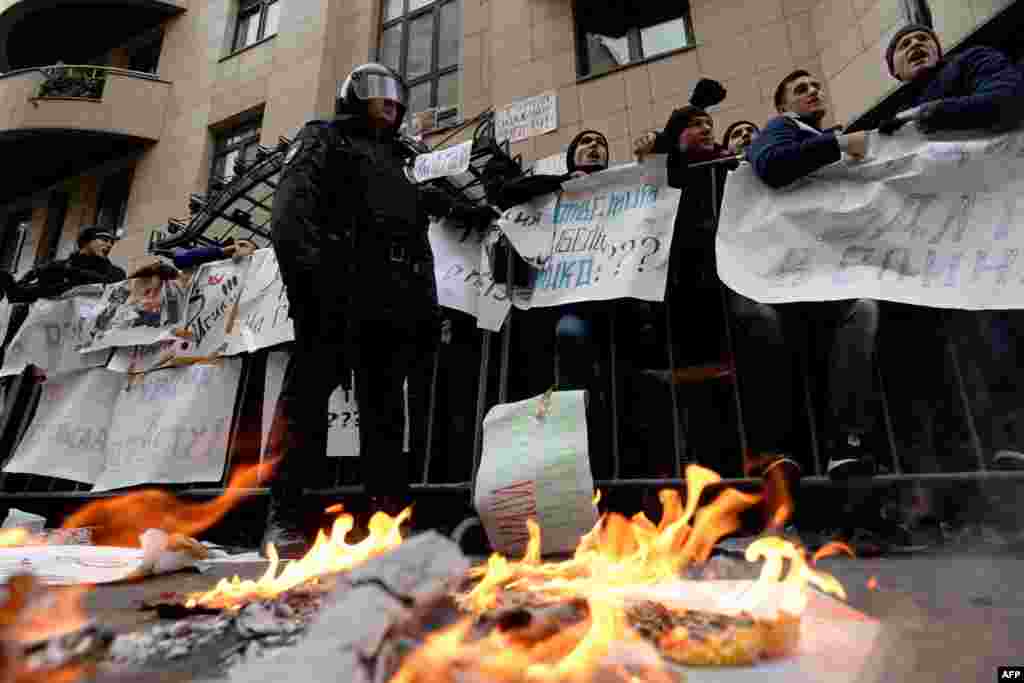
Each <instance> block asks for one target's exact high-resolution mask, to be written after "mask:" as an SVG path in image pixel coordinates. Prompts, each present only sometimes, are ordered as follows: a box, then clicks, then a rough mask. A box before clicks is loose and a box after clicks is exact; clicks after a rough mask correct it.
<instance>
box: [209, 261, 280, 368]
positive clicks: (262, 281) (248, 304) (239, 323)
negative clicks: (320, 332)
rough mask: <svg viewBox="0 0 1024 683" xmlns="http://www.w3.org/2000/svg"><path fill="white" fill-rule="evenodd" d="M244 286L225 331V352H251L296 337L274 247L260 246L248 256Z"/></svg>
mask: <svg viewBox="0 0 1024 683" xmlns="http://www.w3.org/2000/svg"><path fill="white" fill-rule="evenodd" d="M250 258H251V259H252V262H251V263H250V264H249V267H248V270H247V272H246V278H245V287H244V288H243V289H242V292H241V294H240V295H239V298H238V314H237V315H236V316H235V324H234V325H233V326H232V328H231V330H230V331H229V333H228V341H229V345H228V348H227V350H226V352H225V353H227V354H229V355H230V354H237V353H246V352H248V353H251V352H253V351H256V350H258V349H265V348H267V347H270V346H276V345H278V344H283V343H285V342H289V341H292V340H293V339H295V328H294V326H293V324H292V320H291V318H289V317H288V292H287V290H286V288H285V286H284V282H283V281H282V280H281V269H280V267H279V266H278V264H277V255H276V253H275V252H274V250H273V249H259V250H257V251H256V252H255V253H253V255H252V256H251V257H250Z"/></svg>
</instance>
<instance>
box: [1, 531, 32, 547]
mask: <svg viewBox="0 0 1024 683" xmlns="http://www.w3.org/2000/svg"><path fill="white" fill-rule="evenodd" d="M31 537H32V534H30V533H29V532H28V530H27V529H22V528H19V527H15V528H14V529H2V530H0V548H9V547H11V546H17V545H25V544H26V543H27V542H28V541H29V539H30V538H31Z"/></svg>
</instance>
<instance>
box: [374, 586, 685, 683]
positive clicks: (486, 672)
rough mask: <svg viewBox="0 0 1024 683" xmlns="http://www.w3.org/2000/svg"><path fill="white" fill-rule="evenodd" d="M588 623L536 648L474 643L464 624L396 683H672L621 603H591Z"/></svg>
mask: <svg viewBox="0 0 1024 683" xmlns="http://www.w3.org/2000/svg"><path fill="white" fill-rule="evenodd" d="M587 604H588V608H589V615H588V617H587V618H586V619H584V620H583V621H581V622H579V623H577V624H573V625H572V626H568V627H566V628H561V629H558V630H557V631H555V633H554V634H552V635H551V636H549V637H547V638H545V639H543V640H541V641H539V642H535V643H530V642H523V641H520V640H518V639H517V638H516V637H515V634H514V633H513V634H505V633H503V632H502V631H500V630H498V629H494V630H492V631H491V632H490V633H489V634H488V635H486V636H484V637H483V638H478V639H473V638H471V635H470V634H471V630H472V625H473V622H472V620H471V619H466V620H463V621H462V622H460V623H457V624H455V625H453V626H450V627H448V628H446V629H444V630H442V631H440V632H438V633H437V634H434V635H431V636H429V637H428V638H427V639H426V642H425V643H424V645H423V646H422V647H420V648H418V649H417V650H416V651H415V652H413V653H412V654H411V655H410V656H409V657H408V658H407V659H406V660H405V662H403V664H402V668H401V669H400V670H399V671H398V673H396V674H395V675H394V676H393V677H392V678H391V681H390V683H442V682H444V683H448V682H450V681H462V680H467V681H469V680H473V681H495V682H497V681H509V682H513V681H514V682H515V683H527V682H528V683H584V682H589V681H594V680H600V681H608V682H609V683H612V682H616V683H619V682H621V683H639V682H641V681H643V682H645V683H671V681H673V680H675V679H674V678H673V677H671V676H669V675H668V673H667V672H666V671H665V668H664V665H663V664H662V661H661V659H660V657H659V655H658V654H657V652H656V651H655V650H654V648H653V647H652V646H651V645H649V644H647V643H644V642H642V641H641V640H640V638H639V636H637V635H636V633H634V632H633V631H632V629H630V628H629V626H628V625H627V624H626V621H625V618H624V616H623V611H622V608H621V605H620V604H619V603H618V602H616V601H614V600H611V601H609V600H604V599H591V600H588V602H587Z"/></svg>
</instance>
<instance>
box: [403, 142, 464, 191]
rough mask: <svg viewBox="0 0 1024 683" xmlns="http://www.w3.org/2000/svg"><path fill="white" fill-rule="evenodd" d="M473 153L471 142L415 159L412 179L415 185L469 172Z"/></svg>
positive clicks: (421, 155)
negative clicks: (414, 180)
mask: <svg viewBox="0 0 1024 683" xmlns="http://www.w3.org/2000/svg"><path fill="white" fill-rule="evenodd" d="M472 153H473V141H472V140H467V141H466V142H463V143H460V144H458V145H454V146H452V147H446V148H444V149H439V150H437V151H434V152H430V153H429V154H420V155H419V156H417V157H416V165H415V167H414V168H413V177H414V178H415V179H416V182H417V183H423V182H426V181H428V180H434V179H435V178H444V177H445V176H452V175H458V174H459V173H465V172H466V171H468V170H469V158H470V156H471V155H472Z"/></svg>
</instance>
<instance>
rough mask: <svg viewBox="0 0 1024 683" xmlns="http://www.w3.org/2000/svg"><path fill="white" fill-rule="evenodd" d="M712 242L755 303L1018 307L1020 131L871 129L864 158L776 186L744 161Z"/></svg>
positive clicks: (1022, 298) (1022, 281)
mask: <svg viewBox="0 0 1024 683" xmlns="http://www.w3.org/2000/svg"><path fill="white" fill-rule="evenodd" d="M716 249H717V254H718V271H719V276H720V277H721V278H722V281H723V282H725V283H726V284H727V285H728V286H729V287H731V288H732V289H734V290H736V291H737V292H740V293H741V294H744V295H746V296H748V297H751V298H753V299H755V300H757V301H761V302H765V303H781V302H788V301H823V300H836V299H850V298H857V297H867V298H874V299H886V300H890V301H901V302H906V303H912V304H921V305H925V306H936V307H947V308H964V309H989V308H993V309H1011V308H1021V307H1024V260H1022V259H1021V258H1020V255H1021V254H1022V253H1024V131H1015V132H1012V133H1007V134H1004V135H996V136H994V135H991V134H978V133H968V134H963V133H957V134H943V135H932V136H929V137H925V136H923V135H921V134H920V133H919V132H918V131H917V130H916V129H915V128H914V127H913V126H907V127H906V128H904V129H902V130H901V131H900V132H899V133H898V134H897V135H894V136H890V137H884V136H879V135H878V134H877V133H874V134H872V136H871V138H870V140H869V156H868V158H867V160H866V161H864V162H862V163H847V162H840V163H837V164H834V165H832V166H829V167H827V168H825V169H822V170H821V171H819V172H817V173H815V174H813V175H811V176H809V177H807V178H805V179H803V180H800V181H797V182H796V183H794V184H792V185H790V186H788V187H786V188H783V189H781V190H773V189H771V188H769V187H767V186H766V185H764V184H763V183H762V182H761V181H760V179H758V178H757V176H756V175H755V174H754V172H753V169H752V168H750V166H748V165H743V166H741V167H740V168H739V169H738V170H737V171H735V172H734V173H732V174H731V175H730V177H729V180H728V182H727V183H726V188H725V195H724V206H723V212H722V219H721V223H720V225H719V229H718V237H717V244H716Z"/></svg>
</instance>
